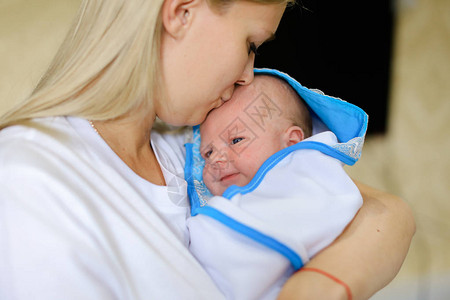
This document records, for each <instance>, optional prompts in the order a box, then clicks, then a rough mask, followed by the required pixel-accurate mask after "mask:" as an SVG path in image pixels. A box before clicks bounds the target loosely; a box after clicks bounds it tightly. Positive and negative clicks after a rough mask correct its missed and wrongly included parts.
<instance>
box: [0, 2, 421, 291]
mask: <svg viewBox="0 0 450 300" xmlns="http://www.w3.org/2000/svg"><path fill="white" fill-rule="evenodd" d="M286 2H287V1H285V0H279V1H278V0H275V1H269V0H262V1H260V0H256V1H251V2H247V1H220V0H210V1H206V0H165V1H163V0H157V1H145V0H126V1H125V0H108V1H106V0H85V1H83V4H82V5H81V8H80V12H79V14H78V17H77V19H76V21H75V23H74V25H73V27H72V29H71V30H70V32H69V34H68V35H67V37H66V40H65V41H64V43H63V45H62V47H61V49H60V50H59V52H58V54H57V56H56V57H55V59H54V61H53V63H52V65H51V66H50V68H49V70H48V71H47V73H46V74H45V75H44V77H43V78H42V80H41V81H40V83H39V84H38V86H37V88H36V89H35V91H34V92H33V94H32V95H31V96H30V97H29V98H28V99H27V100H26V101H24V102H23V103H20V104H18V106H17V107H15V108H14V109H13V110H11V111H9V112H8V113H6V114H5V115H3V116H1V118H0V128H4V129H3V130H2V131H0V190H1V197H0V201H1V202H0V203H1V209H0V211H1V214H2V215H1V217H0V224H1V225H0V255H1V256H0V298H1V299H29V298H33V299H61V298H63V299H203V298H207V299H220V298H221V295H220V293H219V292H218V291H217V289H216V287H215V286H214V284H213V283H212V281H211V280H210V279H209V278H208V276H207V275H206V273H205V272H204V271H203V270H202V269H201V267H200V266H199V264H198V263H197V262H196V261H195V259H194V258H193V257H192V256H191V255H190V253H189V252H188V250H187V244H188V242H189V236H188V232H187V230H186V225H185V220H186V216H187V214H188V209H187V205H186V203H187V202H186V199H185V194H184V196H182V197H181V198H182V199H183V200H182V201H180V197H173V195H172V194H171V193H170V192H171V188H173V187H175V188H183V184H184V180H182V179H180V176H179V174H180V173H181V172H182V170H183V164H184V159H183V157H184V156H183V148H182V144H183V137H182V136H181V135H180V134H165V135H161V134H159V133H157V132H155V131H151V129H152V127H153V125H154V122H155V118H156V117H159V118H160V119H161V120H163V121H165V122H167V123H169V124H173V125H194V124H198V123H200V122H201V121H203V119H204V118H205V116H206V114H207V113H208V112H209V111H210V110H211V109H213V108H215V107H218V106H220V105H221V104H222V103H223V102H225V101H227V100H228V99H230V97H231V95H232V93H233V90H234V86H235V84H249V83H250V82H251V81H252V80H253V72H252V68H253V61H254V51H255V49H256V48H257V47H258V46H259V45H261V44H262V43H263V42H264V41H265V40H267V39H270V38H271V37H272V36H273V34H274V33H275V31H276V28H277V26H278V23H279V21H280V18H281V16H282V14H283V11H284V9H285V6H286ZM149 140H150V141H151V142H150V143H149ZM166 185H167V186H166ZM358 186H359V188H360V189H361V192H362V194H363V197H364V200H365V203H364V206H363V208H362V209H361V211H360V212H359V214H358V215H357V217H356V218H355V220H354V222H353V224H352V225H350V227H349V228H348V229H347V230H346V232H345V233H344V234H343V235H342V236H341V238H340V239H339V240H338V241H337V242H335V243H334V244H333V245H332V246H331V247H329V248H328V249H326V250H325V251H323V253H321V254H319V255H318V256H317V257H316V258H315V259H313V260H312V261H311V262H310V264H309V265H310V266H311V267H314V268H319V269H321V270H326V272H327V273H330V274H333V275H334V276H336V277H338V278H340V279H341V280H342V281H343V282H345V283H346V285H347V286H349V288H350V289H351V292H352V293H353V297H354V298H355V299H363V298H367V297H369V296H370V295H371V294H373V293H374V292H376V291H377V290H378V289H380V288H381V287H383V286H384V285H385V284H387V283H388V282H389V281H390V280H391V279H392V278H393V276H395V274H396V273H397V271H398V269H399V267H400V265H401V263H402V261H403V259H404V257H405V255H406V251H407V249H408V247H409V243H410V239H411V237H412V235H413V231H414V223H413V220H412V217H411V213H410V211H409V210H408V208H407V207H406V206H405V204H403V202H401V201H400V200H399V199H397V198H395V197H393V196H390V195H387V194H383V193H381V192H378V191H376V190H373V189H371V188H369V187H367V186H364V185H361V184H359V185H358ZM184 190H185V187H184V189H183V191H184ZM394 245H395V246H396V247H395V250H394ZM306 296H308V297H311V298H313V299H320V298H321V297H322V298H323V299H333V298H335V299H339V298H343V299H345V298H346V297H347V294H346V290H345V288H344V285H342V284H339V283H336V282H335V281H332V280H330V278H329V277H327V276H323V274H320V273H318V272H300V273H297V274H295V275H294V276H293V277H292V278H291V279H290V281H288V283H287V285H286V286H285V288H284V289H283V291H282V293H281V295H280V298H286V299H289V298H295V297H298V298H302V299H305V298H304V297H306Z"/></svg>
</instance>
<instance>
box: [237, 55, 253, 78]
mask: <svg viewBox="0 0 450 300" xmlns="http://www.w3.org/2000/svg"><path fill="white" fill-rule="evenodd" d="M254 63H255V53H251V54H250V56H249V57H248V61H247V64H246V65H245V68H244V71H243V72H242V75H241V78H239V80H238V81H236V83H237V84H239V85H248V84H250V83H252V81H253V78H254V77H255V76H254V75H253V67H254Z"/></svg>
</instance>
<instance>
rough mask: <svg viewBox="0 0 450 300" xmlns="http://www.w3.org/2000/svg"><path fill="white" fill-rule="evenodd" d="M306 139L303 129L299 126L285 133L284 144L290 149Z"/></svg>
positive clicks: (292, 127) (290, 128)
mask: <svg viewBox="0 0 450 300" xmlns="http://www.w3.org/2000/svg"><path fill="white" fill-rule="evenodd" d="M304 138H305V134H304V133H303V129H301V128H300V127H298V126H291V127H289V128H288V129H287V130H286V131H285V132H284V135H283V142H284V144H285V147H289V146H292V145H295V144H297V143H299V142H301V141H303V139H304Z"/></svg>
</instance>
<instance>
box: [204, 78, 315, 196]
mask: <svg viewBox="0 0 450 300" xmlns="http://www.w3.org/2000/svg"><path fill="white" fill-rule="evenodd" d="M311 127H312V125H311V117H310V115H309V112H308V109H307V107H306V105H305V104H304V102H303V100H302V99H301V98H300V97H299V96H298V94H297V93H296V92H295V91H294V90H293V89H292V88H291V86H290V85H289V84H288V83H286V82H285V81H284V80H282V79H279V78H276V77H273V76H268V75H257V76H255V79H254V81H253V82H252V83H251V84H250V85H247V86H238V87H237V88H236V90H235V92H234V94H233V97H232V98H231V99H230V100H229V101H227V102H225V103H224V104H223V105H222V106H221V107H219V108H217V109H214V110H213V111H211V112H210V113H209V115H208V117H207V118H206V120H205V121H204V122H203V123H202V124H201V126H200V134H201V146H200V151H201V155H202V157H203V158H204V159H205V168H204V170H203V180H204V182H205V184H206V186H207V187H208V189H209V190H210V191H211V193H213V194H214V195H222V194H223V192H224V191H225V190H226V189H227V188H228V187H229V186H231V185H233V184H234V185H237V186H244V185H246V184H248V183H249V182H250V180H251V179H252V178H253V177H254V176H255V174H256V172H257V171H258V169H259V167H261V165H262V164H263V163H264V161H266V160H267V159H268V158H269V157H270V156H271V155H273V154H274V153H276V152H278V151H280V150H281V149H283V148H286V147H288V146H291V145H294V144H296V143H298V142H300V141H302V140H303V139H304V138H307V137H309V136H310V135H311V131H312V129H311Z"/></svg>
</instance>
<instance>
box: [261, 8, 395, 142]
mask: <svg viewBox="0 0 450 300" xmlns="http://www.w3.org/2000/svg"><path fill="white" fill-rule="evenodd" d="M392 27H393V11H392V7H391V2H390V1H389V0H380V1H376V2H373V1H355V0H348V1H336V0H334V1H333V0H325V1H323V0H303V1H301V2H299V3H298V4H296V5H295V6H293V7H290V8H287V9H286V12H285V14H284V16H283V19H282V20H281V23H280V26H279V27H278V30H277V33H276V39H275V40H273V41H270V42H268V43H266V44H264V45H262V46H261V47H260V48H259V49H258V53H259V55H257V57H256V60H255V67H258V68H261V67H268V68H274V69H278V70H280V71H283V72H286V73H288V74H289V75H290V76H292V77H294V78H295V79H296V80H298V81H299V82H300V83H301V84H302V85H304V86H306V87H309V88H317V89H319V90H321V91H323V92H324V93H325V94H328V95H330V96H335V97H339V98H341V99H344V100H346V101H348V102H350V103H353V104H355V105H357V106H359V107H361V108H362V109H364V110H365V111H366V112H367V113H368V114H369V129H368V134H374V133H385V132H386V129H387V109H388V96H389V79H390V76H389V75H390V62H391V48H392V29H393V28H392Z"/></svg>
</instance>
